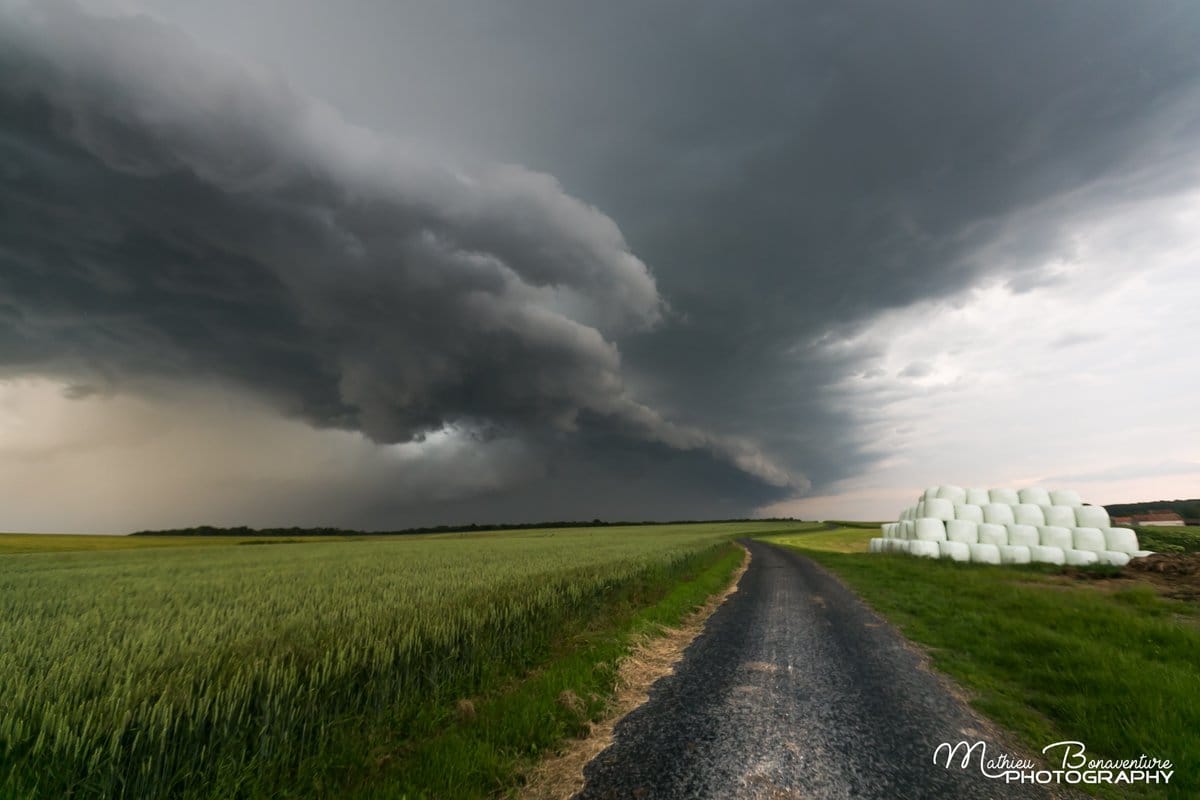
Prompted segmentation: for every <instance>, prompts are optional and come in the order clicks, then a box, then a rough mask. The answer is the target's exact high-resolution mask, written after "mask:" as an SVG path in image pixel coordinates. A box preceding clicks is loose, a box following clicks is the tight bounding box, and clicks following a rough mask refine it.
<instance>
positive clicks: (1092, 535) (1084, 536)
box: [1071, 527, 1108, 553]
mask: <svg viewBox="0 0 1200 800" xmlns="http://www.w3.org/2000/svg"><path fill="white" fill-rule="evenodd" d="M1071 541H1072V542H1073V543H1074V544H1073V547H1074V548H1075V549H1076V550H1091V551H1092V552H1093V553H1100V552H1103V551H1105V550H1107V549H1108V546H1107V545H1106V544H1105V541H1104V534H1103V533H1102V532H1101V531H1100V529H1099V528H1088V527H1078V528H1072V529H1071Z"/></svg>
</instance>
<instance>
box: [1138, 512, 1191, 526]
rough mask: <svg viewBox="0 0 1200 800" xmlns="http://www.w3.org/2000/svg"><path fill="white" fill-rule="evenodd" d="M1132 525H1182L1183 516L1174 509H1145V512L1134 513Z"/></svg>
mask: <svg viewBox="0 0 1200 800" xmlns="http://www.w3.org/2000/svg"><path fill="white" fill-rule="evenodd" d="M1132 522H1133V524H1134V525H1183V517H1181V516H1179V515H1178V514H1176V513H1175V512H1174V511H1147V512H1146V513H1145V514H1134V515H1133V519H1132Z"/></svg>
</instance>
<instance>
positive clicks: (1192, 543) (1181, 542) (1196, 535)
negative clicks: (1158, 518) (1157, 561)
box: [1137, 527, 1200, 553]
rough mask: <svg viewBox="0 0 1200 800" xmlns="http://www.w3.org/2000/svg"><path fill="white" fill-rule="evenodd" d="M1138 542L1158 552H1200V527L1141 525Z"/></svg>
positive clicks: (1147, 548) (1138, 531)
mask: <svg viewBox="0 0 1200 800" xmlns="http://www.w3.org/2000/svg"><path fill="white" fill-rule="evenodd" d="M1137 535H1138V542H1139V543H1141V545H1142V547H1143V548H1145V549H1146V550H1154V551H1155V552H1158V553H1195V552H1200V528H1197V527H1190V528H1187V527H1167V528H1152V527H1140V528H1138V529H1137Z"/></svg>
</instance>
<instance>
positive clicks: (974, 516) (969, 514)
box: [954, 503, 983, 522]
mask: <svg viewBox="0 0 1200 800" xmlns="http://www.w3.org/2000/svg"><path fill="white" fill-rule="evenodd" d="M954 518H955V519H962V520H966V521H967V522H983V509H982V508H980V507H979V506H976V505H971V504H970V503H956V504H955V505H954Z"/></svg>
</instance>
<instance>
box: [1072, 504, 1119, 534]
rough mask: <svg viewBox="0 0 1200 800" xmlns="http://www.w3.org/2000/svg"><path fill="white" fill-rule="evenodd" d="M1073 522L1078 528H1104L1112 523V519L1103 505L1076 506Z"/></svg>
mask: <svg viewBox="0 0 1200 800" xmlns="http://www.w3.org/2000/svg"><path fill="white" fill-rule="evenodd" d="M1075 524H1076V525H1078V526H1079V527H1080V528H1100V529H1104V528H1107V527H1109V526H1110V525H1112V520H1111V519H1109V518H1108V510H1107V509H1106V508H1104V506H1076V507H1075Z"/></svg>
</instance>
